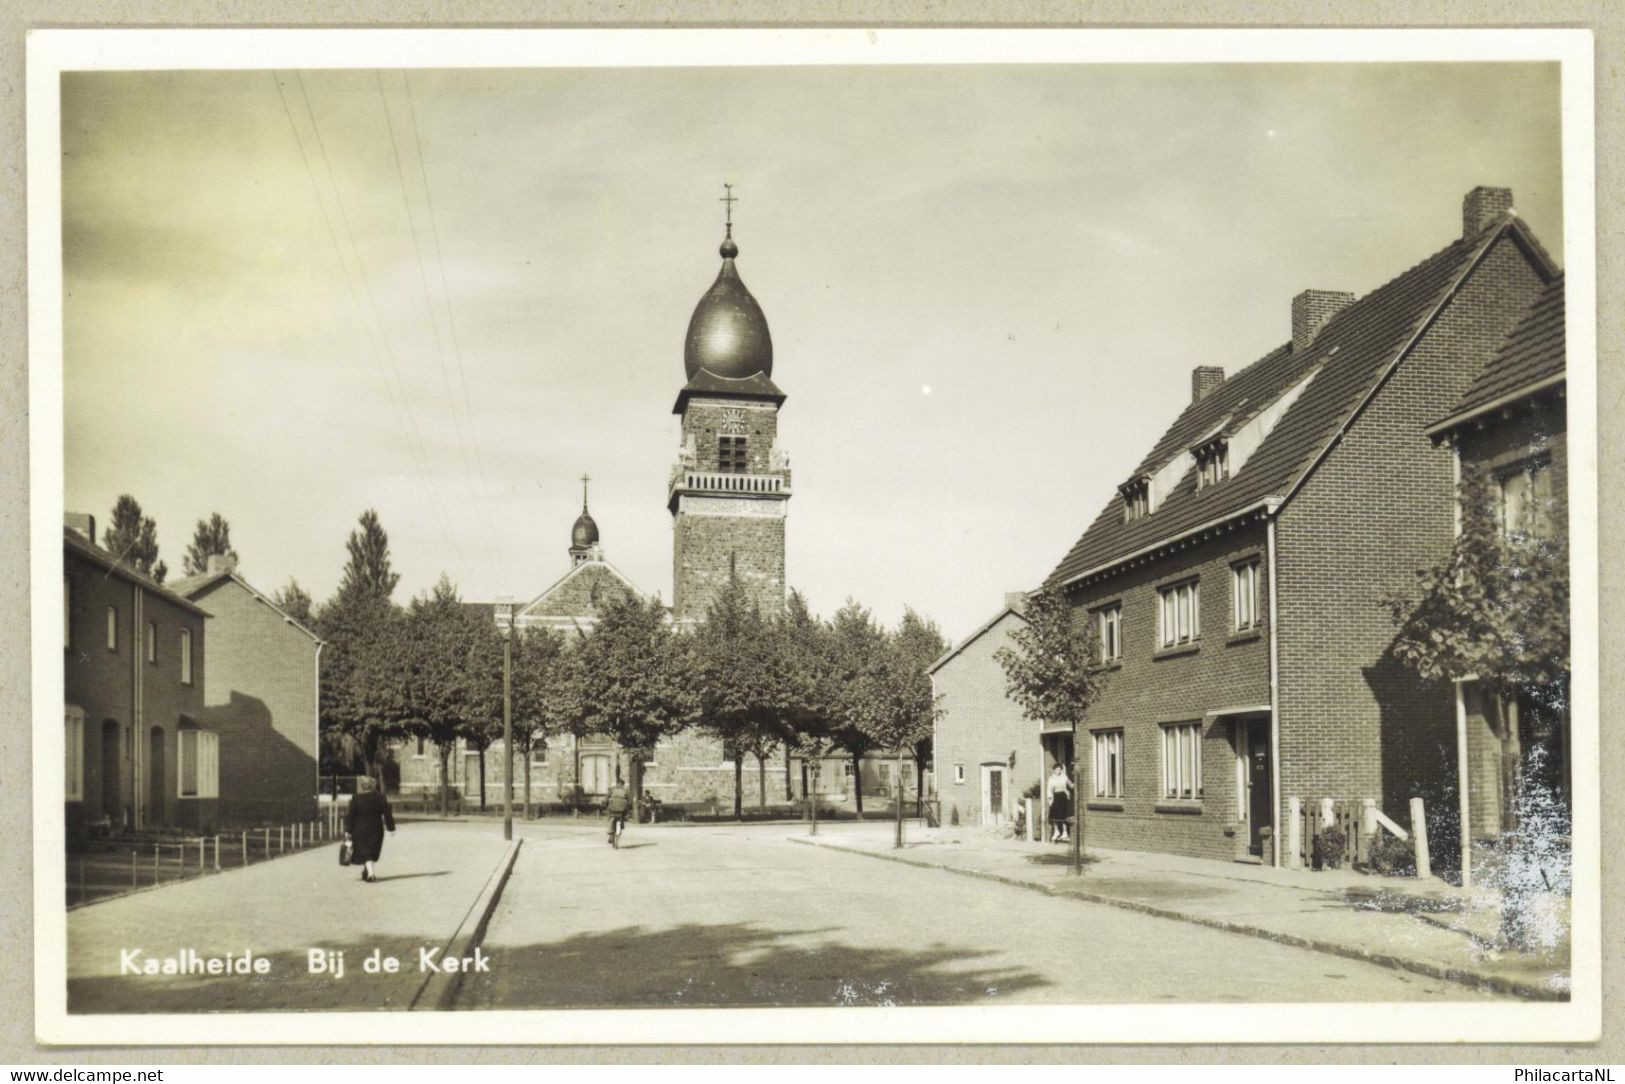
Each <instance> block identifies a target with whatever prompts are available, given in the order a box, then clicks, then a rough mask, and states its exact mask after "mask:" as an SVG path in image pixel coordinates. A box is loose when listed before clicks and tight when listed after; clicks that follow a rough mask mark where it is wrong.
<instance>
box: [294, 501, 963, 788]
mask: <svg viewBox="0 0 1625 1084" xmlns="http://www.w3.org/2000/svg"><path fill="white" fill-rule="evenodd" d="M348 545H349V560H348V562H347V564H346V566H345V571H344V576H343V579H342V580H341V582H340V585H339V588H338V591H337V593H336V594H335V596H334V597H333V599H332V600H331V601H330V602H328V603H327V604H326V605H325V606H323V607H321V609H320V610H319V611H318V612H317V613H316V614H315V617H314V620H315V624H316V627H317V628H318V630H319V631H320V633H321V635H322V636H323V638H324V639H325V640H327V641H328V645H329V646H328V647H327V648H326V649H325V651H326V653H325V654H324V657H323V667H322V670H323V678H322V719H323V725H324V728H325V731H326V734H327V736H328V739H329V742H330V748H331V749H332V750H333V751H334V752H336V753H337V754H338V756H339V757H340V759H342V760H346V761H349V762H351V763H353V764H355V765H357V766H360V767H362V768H363V770H365V771H366V772H368V773H369V774H374V775H378V776H379V777H380V778H381V773H382V768H383V764H384V762H385V760H386V759H387V749H388V746H389V744H390V743H391V742H393V741H395V740H397V739H401V738H422V739H424V741H425V743H426V744H432V745H433V746H434V749H435V752H436V755H437V756H438V758H439V761H440V766H441V772H440V776H441V780H442V788H441V801H442V803H443V804H444V803H446V802H447V801H448V799H449V785H448V784H447V783H446V782H445V781H446V779H447V778H448V776H449V772H448V771H447V768H448V766H449V761H450V757H451V755H452V752H453V750H454V749H455V748H456V745H457V743H458V741H459V740H461V741H462V742H463V743H464V744H465V746H467V747H470V748H472V749H474V750H476V751H477V752H479V753H480V756H481V761H480V769H481V771H480V779H481V792H482V793H481V801H482V804H483V801H484V793H483V791H484V780H485V763H484V754H485V751H486V750H488V749H489V748H490V746H491V744H492V743H493V742H494V741H496V740H497V739H498V738H499V737H500V736H501V733H502V703H501V694H502V677H501V675H502V670H501V667H502V637H501V631H500V630H499V629H498V627H497V625H496V623H495V621H493V619H492V615H491V612H490V610H489V609H488V608H486V607H477V606H468V605H465V604H464V603H463V602H462V601H461V600H460V599H459V597H458V594H457V590H456V588H455V587H454V586H453V585H452V583H451V582H450V580H449V579H447V578H446V577H444V576H442V577H441V579H440V582H439V583H438V584H437V585H436V587H435V588H434V590H433V591H432V592H430V593H429V594H428V595H426V596H421V597H419V598H415V599H413V600H412V601H411V602H410V603H409V604H407V605H406V606H405V607H401V606H397V605H396V604H395V603H394V602H393V601H392V600H391V596H392V594H393V592H394V590H395V587H396V585H397V583H398V582H399V576H398V575H397V574H396V573H395V572H394V571H393V569H392V568H391V564H390V558H389V541H388V536H387V534H386V533H385V531H384V529H383V527H382V525H381V524H380V523H379V521H378V517H377V515H376V514H375V513H373V512H370V511H369V512H367V513H365V514H364V515H363V516H362V517H361V521H360V524H359V525H358V527H357V529H356V530H355V531H354V532H352V533H351V536H350V539H349V544H348ZM297 590H298V588H297V585H296V584H290V585H289V587H288V588H286V589H284V591H283V592H282V594H281V595H279V596H278V597H279V600H282V601H283V602H284V604H285V605H286V606H287V608H289V609H290V610H295V609H296V607H295V606H294V605H293V604H292V603H291V602H290V601H289V600H290V596H291V595H292V594H293V593H294V592H296V591H297ZM305 606H306V608H307V610H308V606H309V602H308V597H306V598H305ZM945 647H946V644H945V642H944V640H943V638H942V635H941V633H940V632H939V631H938V630H937V628H936V626H935V625H934V624H933V623H931V622H930V621H927V620H926V619H924V618H922V617H920V616H919V615H918V614H915V613H913V612H912V611H910V612H908V613H906V614H905V615H904V617H903V619H902V621H901V622H900V623H899V625H898V626H897V628H896V629H893V630H887V629H885V628H882V627H881V626H880V625H878V624H877V623H876V622H875V621H874V619H873V617H872V615H871V614H870V613H869V612H868V611H867V610H866V609H864V608H863V607H861V606H859V605H858V604H857V603H855V602H851V601H849V602H848V603H847V604H846V605H845V606H843V607H842V608H841V609H840V611H839V612H838V613H836V615H835V616H834V618H833V619H832V620H830V621H828V622H826V621H823V620H820V619H819V618H817V617H816V616H814V615H813V614H812V613H811V612H810V611H809V610H808V608H807V605H806V602H805V600H804V599H803V598H802V597H801V595H800V594H798V593H792V595H791V596H790V599H789V602H788V604H787V606H786V607H785V609H784V612H783V613H782V614H764V613H763V612H762V611H761V610H760V609H759V608H758V607H757V606H756V605H755V603H754V602H753V601H752V599H751V596H750V594H749V592H748V591H747V589H746V588H745V586H744V585H743V584H742V583H740V582H739V581H738V580H737V579H731V580H730V582H729V583H728V584H727V585H726V586H725V587H724V588H723V590H721V591H720V592H719V593H718V595H717V597H716V598H715V600H714V601H713V603H712V605H711V607H710V609H709V611H708V613H707V614H706V616H705V619H704V620H703V621H702V622H700V623H699V624H697V625H696V626H694V627H692V628H679V627H676V626H674V625H673V624H672V622H671V621H670V620H669V615H668V613H667V611H666V609H665V607H664V606H663V605H662V604H661V603H660V602H659V600H658V599H654V600H649V601H643V600H639V599H636V598H631V597H627V598H623V599H618V600H614V601H611V602H610V603H608V604H607V605H605V606H603V607H601V609H600V611H599V614H598V620H597V623H596V624H595V625H594V626H593V628H592V629H591V631H589V632H575V633H571V634H568V635H566V634H562V633H559V632H554V631H551V630H546V629H531V630H527V631H526V632H525V633H524V634H523V635H519V636H517V637H516V638H515V641H514V644H513V671H512V687H511V698H512V724H513V734H514V750H515V753H516V754H518V755H519V758H520V763H521V764H522V765H523V767H524V771H525V780H524V781H525V786H524V794H525V801H526V810H525V812H526V815H527V816H528V815H529V813H530V809H529V796H530V778H529V773H530V764H531V757H530V755H529V754H530V751H531V750H532V748H533V747H534V746H535V744H536V743H537V742H544V743H545V742H547V741H549V740H550V739H552V738H554V737H558V736H561V735H570V736H572V737H574V738H576V739H578V740H579V739H580V738H583V737H586V736H588V735H601V736H604V737H608V738H611V739H613V740H614V741H615V742H616V743H617V744H618V745H619V746H621V747H622V748H623V749H625V750H626V751H627V752H628V753H629V755H630V757H631V760H632V770H633V773H634V776H633V779H632V780H630V781H629V782H631V783H632V790H633V793H634V797H635V799H636V798H637V797H638V795H639V792H640V789H641V788H640V786H639V784H640V782H641V780H640V779H639V778H638V776H639V775H640V774H641V772H640V767H641V764H642V763H643V762H644V761H645V760H648V759H649V758H650V757H651V755H652V753H653V751H654V748H655V746H656V744H657V743H659V742H660V741H661V740H663V739H668V738H671V737H674V736H676V735H678V734H680V733H682V732H684V731H687V730H691V729H697V730H699V731H701V732H704V733H706V734H708V735H710V736H713V737H715V738H718V739H720V740H721V742H722V744H723V746H724V749H725V751H726V754H727V755H728V756H729V757H731V758H732V759H733V761H734V765H735V768H734V812H735V815H736V816H742V815H743V794H744V786H743V773H744V762H745V758H746V757H752V758H754V759H755V761H756V767H757V772H758V783H759V792H760V795H761V801H762V804H763V805H765V804H766V794H767V789H768V786H767V764H768V761H769V760H770V759H771V758H773V757H774V756H776V755H779V754H782V755H783V756H784V757H785V763H786V769H787V770H788V765H789V758H790V756H791V755H792V754H796V755H801V756H803V757H807V758H813V759H812V760H811V763H812V764H813V768H814V771H815V772H816V766H817V763H818V759H817V758H822V757H825V756H829V755H834V754H836V753H838V752H839V753H845V754H847V755H850V756H851V757H852V758H853V759H854V768H856V766H857V762H858V760H859V758H861V757H862V756H863V754H865V753H868V752H871V751H875V750H882V751H890V752H893V753H894V754H895V755H896V756H897V757H898V761H899V763H898V776H899V778H900V777H901V759H902V757H903V756H905V755H906V756H909V757H911V758H913V759H914V760H915V762H916V764H917V765H921V764H923V759H924V757H925V755H926V751H927V747H926V743H927V742H928V740H929V737H930V733H931V727H932V723H933V722H934V720H935V717H936V706H935V702H934V699H933V696H932V692H931V683H930V678H929V676H928V675H927V673H926V667H927V666H928V665H929V663H930V662H931V661H932V660H933V659H935V658H936V657H937V655H939V654H940V653H941V652H942V651H943V650H944V649H945ZM854 777H855V778H857V777H858V773H857V771H856V770H854ZM786 789H787V791H789V790H790V789H791V787H790V785H789V782H788V780H787V786H786ZM814 790H815V791H816V780H815V783H814ZM858 803H859V809H860V810H861V808H862V797H861V791H860V792H859V795H858Z"/></svg>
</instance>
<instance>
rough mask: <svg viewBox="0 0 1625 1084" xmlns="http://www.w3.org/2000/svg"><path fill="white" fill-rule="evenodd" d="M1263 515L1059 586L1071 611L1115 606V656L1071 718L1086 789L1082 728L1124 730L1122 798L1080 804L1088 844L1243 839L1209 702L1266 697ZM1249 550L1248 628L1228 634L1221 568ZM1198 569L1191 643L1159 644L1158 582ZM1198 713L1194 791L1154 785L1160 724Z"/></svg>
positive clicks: (1223, 739) (1208, 854)
mask: <svg viewBox="0 0 1625 1084" xmlns="http://www.w3.org/2000/svg"><path fill="white" fill-rule="evenodd" d="M1264 551H1265V537H1264V527H1263V525H1262V524H1259V523H1252V524H1249V525H1243V526H1236V527H1233V528H1231V529H1229V530H1226V531H1224V532H1222V533H1220V534H1218V535H1217V536H1215V537H1212V538H1209V539H1207V540H1205V541H1201V542H1197V543H1193V544H1189V545H1186V546H1184V547H1183V548H1181V549H1179V550H1177V551H1176V552H1175V553H1174V554H1172V555H1170V556H1166V557H1163V558H1161V559H1158V560H1153V561H1149V562H1147V563H1145V564H1143V565H1140V566H1138V567H1133V568H1129V569H1127V570H1125V571H1122V572H1118V573H1115V574H1113V575H1111V576H1109V577H1108V578H1106V579H1105V580H1103V581H1099V582H1096V583H1091V584H1087V585H1084V586H1081V587H1079V588H1076V589H1074V590H1072V591H1071V592H1069V594H1068V596H1067V597H1068V600H1069V601H1070V602H1071V603H1072V605H1073V607H1074V613H1075V614H1076V615H1077V617H1078V620H1080V621H1092V620H1094V617H1093V615H1092V611H1094V610H1096V609H1097V608H1099V607H1101V606H1105V605H1109V604H1112V603H1118V604H1120V605H1121V606H1122V640H1123V659H1122V663H1121V665H1120V666H1119V667H1118V668H1117V669H1116V670H1114V671H1113V672H1112V674H1111V676H1110V678H1109V679H1108V680H1107V684H1106V687H1105V690H1104V692H1103V694H1102V696H1101V698H1100V699H1099V700H1098V701H1097V702H1096V704H1095V706H1094V707H1093V708H1092V709H1091V711H1090V713H1089V720H1088V722H1087V723H1086V725H1085V726H1083V727H1082V728H1080V733H1079V740H1078V755H1079V756H1080V757H1081V758H1082V769H1083V779H1084V794H1085V795H1086V796H1089V795H1092V794H1093V793H1094V791H1093V787H1094V780H1093V778H1092V775H1093V760H1094V748H1093V738H1092V735H1093V734H1094V733H1096V732H1100V731H1106V730H1115V729H1120V730H1122V731H1123V745H1124V752H1123V766H1124V782H1125V790H1126V792H1125V796H1124V798H1123V800H1122V801H1120V802H1099V801H1094V800H1092V799H1089V806H1088V808H1086V810H1085V816H1086V818H1087V835H1088V840H1089V842H1090V843H1091V844H1094V845H1099V846H1102V847H1121V848H1127V849H1132V850H1151V851H1165V852H1170V853H1175V854H1185V855H1191V856H1195V857H1204V858H1220V859H1232V858H1235V857H1238V856H1239V855H1240V854H1241V853H1243V852H1244V851H1245V849H1246V843H1247V836H1248V833H1247V826H1246V825H1245V824H1244V823H1243V822H1242V820H1241V817H1240V814H1239V807H1238V798H1237V790H1236V782H1237V767H1236V747H1235V742H1234V735H1233V733H1232V729H1233V724H1232V722H1231V720H1229V719H1227V718H1220V719H1207V718H1206V714H1207V713H1208V712H1210V711H1218V710H1224V709H1229V708H1238V707H1246V706H1251V705H1261V704H1268V703H1269V698H1270V691H1269V638H1268V636H1267V635H1266V634H1265V632H1264V631H1263V630H1265V629H1266V628H1267V627H1268V626H1267V622H1268V619H1269V599H1268V593H1267V591H1266V590H1265V589H1264V586H1263V585H1264V584H1265V582H1266V577H1267V568H1266V566H1265V561H1266V555H1265V552H1264ZM1253 558H1256V559H1257V560H1258V561H1259V568H1260V575H1259V583H1260V588H1259V592H1258V612H1259V617H1260V623H1259V625H1258V630H1257V631H1253V632H1246V633H1241V634H1237V633H1236V632H1235V631H1234V615H1233V613H1232V605H1231V579H1230V578H1231V569H1232V567H1233V566H1234V565H1235V564H1236V563H1237V562H1240V561H1245V560H1249V559H1253ZM1193 576H1194V577H1196V578H1197V582H1198V583H1199V585H1200V587H1199V591H1200V599H1201V636H1200V638H1199V640H1198V641H1197V643H1196V646H1195V647H1194V648H1193V649H1192V648H1186V649H1183V650H1176V651H1172V652H1161V651H1159V650H1158V648H1157V608H1158V604H1159V594H1158V588H1159V587H1161V586H1164V585H1166V584H1168V583H1171V582H1179V581H1181V580H1185V579H1188V578H1190V577H1193ZM1176 721H1190V722H1196V721H1201V722H1202V723H1203V726H1202V783H1203V797H1202V800H1201V801H1200V802H1171V801H1165V800H1164V799H1163V797H1162V745H1161V742H1162V729H1161V726H1160V725H1159V724H1161V723H1167V722H1176Z"/></svg>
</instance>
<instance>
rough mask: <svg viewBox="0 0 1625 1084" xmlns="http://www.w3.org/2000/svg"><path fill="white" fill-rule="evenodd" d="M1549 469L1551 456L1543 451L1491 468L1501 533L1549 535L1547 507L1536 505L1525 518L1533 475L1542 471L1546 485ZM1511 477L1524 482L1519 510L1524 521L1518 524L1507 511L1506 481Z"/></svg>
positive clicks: (1548, 483)
mask: <svg viewBox="0 0 1625 1084" xmlns="http://www.w3.org/2000/svg"><path fill="white" fill-rule="evenodd" d="M1551 471H1552V459H1551V456H1550V455H1548V454H1546V453H1544V452H1543V453H1541V454H1539V455H1532V456H1529V457H1527V458H1525V459H1520V460H1519V461H1517V462H1516V463H1513V464H1511V465H1509V466H1506V467H1503V468H1502V469H1500V470H1498V471H1496V472H1495V492H1496V496H1497V498H1498V500H1499V502H1500V507H1499V508H1498V509H1497V512H1498V516H1497V518H1498V519H1499V520H1500V522H1501V534H1502V535H1503V536H1509V535H1512V534H1513V533H1517V534H1520V535H1523V536H1525V537H1529V538H1547V537H1549V536H1550V534H1551V531H1552V522H1551V520H1552V510H1551V508H1550V507H1547V508H1541V509H1537V510H1536V516H1535V518H1533V519H1531V518H1529V516H1528V511H1529V508H1530V507H1531V505H1532V504H1533V501H1534V497H1535V476H1536V475H1540V474H1544V475H1545V476H1546V480H1547V486H1548V488H1549V487H1550V485H1551V478H1552V473H1551ZM1514 480H1521V481H1522V482H1523V483H1524V485H1523V495H1522V498H1521V499H1522V505H1521V511H1522V512H1523V513H1524V516H1523V517H1522V518H1524V519H1525V520H1526V522H1525V523H1524V524H1522V525H1519V524H1517V523H1515V522H1514V517H1513V516H1512V515H1510V514H1509V512H1510V507H1511V506H1510V502H1509V492H1508V489H1509V484H1510V483H1512V482H1513V481H1514Z"/></svg>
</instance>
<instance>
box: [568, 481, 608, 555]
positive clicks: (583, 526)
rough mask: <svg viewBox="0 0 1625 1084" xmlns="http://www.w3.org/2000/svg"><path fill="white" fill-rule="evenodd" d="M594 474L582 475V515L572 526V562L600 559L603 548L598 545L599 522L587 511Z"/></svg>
mask: <svg viewBox="0 0 1625 1084" xmlns="http://www.w3.org/2000/svg"><path fill="white" fill-rule="evenodd" d="M590 481H592V476H591V475H587V474H583V475H582V476H581V515H579V516H577V517H576V521H575V525H574V526H572V527H571V528H570V563H571V564H572V565H579V564H581V563H582V562H583V561H597V560H600V559H601V557H602V554H603V550H602V549H601V548H600V547H599V545H598V524H597V523H596V522H595V521H594V520H593V518H592V516H591V515H590V514H588V512H587V483H588V482H590Z"/></svg>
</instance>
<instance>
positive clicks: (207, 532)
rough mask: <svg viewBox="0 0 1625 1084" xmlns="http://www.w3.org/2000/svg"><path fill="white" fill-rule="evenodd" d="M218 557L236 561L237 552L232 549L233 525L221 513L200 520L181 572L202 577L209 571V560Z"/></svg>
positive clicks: (183, 559)
mask: <svg viewBox="0 0 1625 1084" xmlns="http://www.w3.org/2000/svg"><path fill="white" fill-rule="evenodd" d="M217 556H219V557H230V558H232V559H234V560H235V559H236V557H237V551H236V550H234V549H232V548H231V524H229V523H227V522H226V518H225V517H224V516H222V515H221V514H220V513H219V512H214V513H211V514H210V516H209V518H208V519H206V520H203V519H200V520H198V521H197V526H196V527H195V528H193V530H192V544H191V545H190V546H188V547H187V548H186V556H185V557H183V558H182V559H181V570H182V572H183V573H184V574H185V575H187V576H198V575H201V574H202V573H205V572H207V571H209V558H210V557H217Z"/></svg>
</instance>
